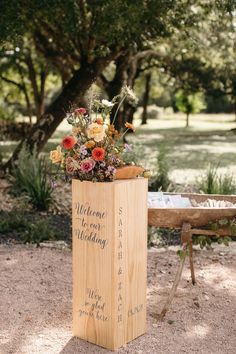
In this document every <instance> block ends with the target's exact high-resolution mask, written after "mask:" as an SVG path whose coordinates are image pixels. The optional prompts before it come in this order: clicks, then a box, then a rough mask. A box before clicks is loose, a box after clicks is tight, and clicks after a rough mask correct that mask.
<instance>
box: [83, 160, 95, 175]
mask: <svg viewBox="0 0 236 354" xmlns="http://www.w3.org/2000/svg"><path fill="white" fill-rule="evenodd" d="M94 166H95V161H94V160H92V159H85V160H83V161H82V162H81V165H80V169H81V171H82V172H85V173H86V172H90V171H91V170H92V169H93V168H94Z"/></svg>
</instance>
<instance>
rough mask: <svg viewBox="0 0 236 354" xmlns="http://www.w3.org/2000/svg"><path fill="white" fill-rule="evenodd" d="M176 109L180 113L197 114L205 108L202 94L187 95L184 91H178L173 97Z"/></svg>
mask: <svg viewBox="0 0 236 354" xmlns="http://www.w3.org/2000/svg"><path fill="white" fill-rule="evenodd" d="M175 98H176V107H177V108H178V110H179V111H180V112H183V113H186V114H193V113H199V112H201V110H202V109H204V108H205V104H204V100H203V95H202V93H200V92H198V93H192V94H188V93H186V92H184V91H179V92H177V94H176V95H175Z"/></svg>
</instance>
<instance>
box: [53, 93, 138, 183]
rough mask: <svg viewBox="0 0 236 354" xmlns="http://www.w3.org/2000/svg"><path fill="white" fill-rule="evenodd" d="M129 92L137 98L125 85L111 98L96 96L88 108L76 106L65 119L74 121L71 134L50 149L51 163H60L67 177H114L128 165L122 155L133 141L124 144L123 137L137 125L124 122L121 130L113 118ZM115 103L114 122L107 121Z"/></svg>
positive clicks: (101, 179) (100, 180) (130, 95)
mask: <svg viewBox="0 0 236 354" xmlns="http://www.w3.org/2000/svg"><path fill="white" fill-rule="evenodd" d="M128 96H129V98H130V99H132V100H135V96H134V94H133V93H132V91H131V90H130V89H129V88H128V87H125V88H123V90H122V92H121V94H120V95H119V96H116V97H115V98H114V99H113V100H112V101H111V102H110V101H108V100H105V99H103V100H101V101H100V100H97V99H94V100H93V102H92V105H91V108H90V109H89V110H88V109H85V108H75V109H73V110H71V111H70V112H69V113H67V116H66V119H67V121H68V123H69V124H71V125H72V134H71V135H68V136H65V137H64V138H63V139H62V142H61V144H60V145H59V146H58V147H57V148H56V150H53V151H51V152H50V159H51V161H52V163H54V164H58V166H59V169H62V170H63V171H64V173H65V175H66V177H67V178H77V179H80V180H81V181H83V180H87V181H94V182H105V181H113V180H114V179H115V176H116V172H117V169H120V168H122V167H124V166H125V162H124V161H123V158H122V155H123V153H125V152H127V151H129V150H130V145H128V144H123V137H124V135H125V134H126V133H127V131H128V130H129V129H131V130H133V131H135V128H134V126H133V125H132V124H130V123H125V128H126V129H125V130H124V132H123V133H122V134H121V133H119V132H118V131H117V130H116V129H115V126H114V122H115V119H116V116H117V113H118V111H119V108H120V106H121V104H122V103H123V101H124V100H125V98H126V97H128ZM115 104H116V105H117V109H116V112H115V114H114V119H113V122H112V123H111V124H110V122H109V124H107V123H106V121H108V120H109V119H110V113H111V110H112V108H113V106H114V105H115ZM140 171H141V172H142V171H143V169H141V170H140ZM140 171H139V172H140Z"/></svg>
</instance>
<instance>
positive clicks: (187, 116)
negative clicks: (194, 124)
mask: <svg viewBox="0 0 236 354" xmlns="http://www.w3.org/2000/svg"><path fill="white" fill-rule="evenodd" d="M185 127H186V128H188V127H189V112H187V114H186V125H185Z"/></svg>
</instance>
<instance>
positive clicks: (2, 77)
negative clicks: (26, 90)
mask: <svg viewBox="0 0 236 354" xmlns="http://www.w3.org/2000/svg"><path fill="white" fill-rule="evenodd" d="M0 78H1V79H2V80H3V81H5V82H7V83H8V84H12V85H14V86H16V87H18V89H19V90H23V85H22V84H19V82H16V81H14V80H11V79H8V78H7V77H5V76H2V75H0Z"/></svg>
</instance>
